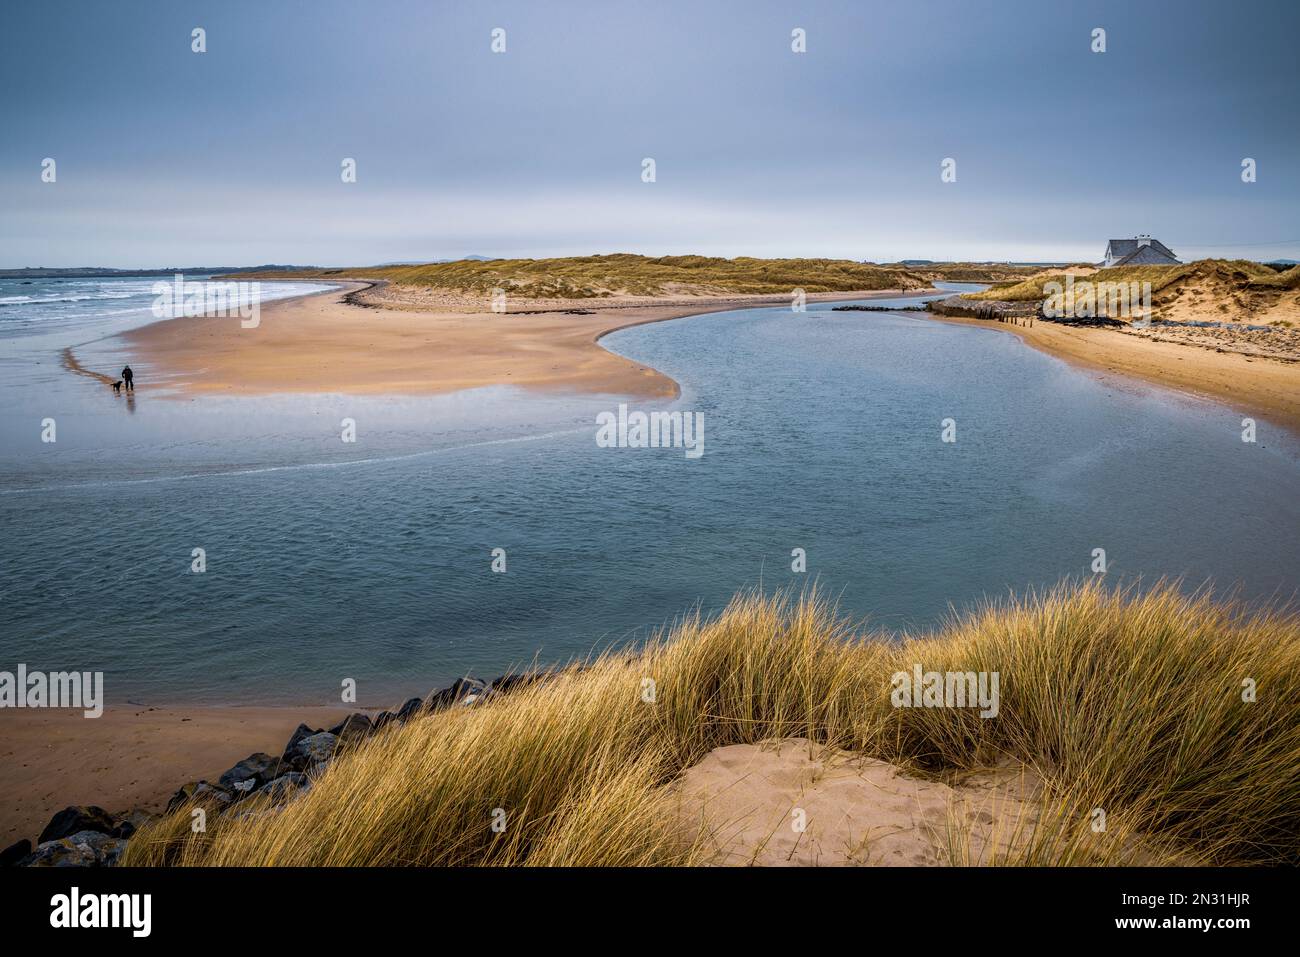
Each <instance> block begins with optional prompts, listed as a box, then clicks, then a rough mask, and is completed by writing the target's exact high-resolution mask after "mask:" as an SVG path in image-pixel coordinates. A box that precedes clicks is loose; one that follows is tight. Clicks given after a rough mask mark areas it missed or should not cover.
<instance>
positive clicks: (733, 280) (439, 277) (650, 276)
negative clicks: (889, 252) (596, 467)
mask: <svg viewBox="0 0 1300 957" xmlns="http://www.w3.org/2000/svg"><path fill="white" fill-rule="evenodd" d="M248 275H249V276H253V275H258V274H248ZM266 275H268V276H269V275H271V274H269V273H268V274H266ZM331 276H347V277H349V278H355V279H384V280H387V281H388V282H391V283H393V284H394V285H397V286H419V287H425V288H430V289H440V290H446V291H448V292H452V293H456V294H459V295H465V296H473V297H475V298H479V299H482V298H483V297H486V296H489V295H491V293H492V291H493V290H494V289H503V290H504V291H505V292H506V293H507V294H508V295H509V296H510V297H511V298H512V299H559V300H586V299H603V298H610V297H615V296H706V295H724V294H742V295H751V294H753V295H757V294H772V295H789V294H790V292H791V291H792V290H793V289H796V288H802V289H803V290H804V291H805V292H809V293H823V292H856V291H861V290H869V289H922V288H926V287H927V286H928V285H929V283H928V282H927V281H926V280H924V279H921V278H919V277H917V276H915V275H913V274H912V273H910V272H908V271H906V270H903V269H896V268H886V267H882V266H877V265H875V264H872V263H860V262H855V261H853V260H847V259H756V258H753V257H748V256H740V257H737V258H735V259H723V258H719V257H715V256H659V257H649V256H638V255H634V254H631V253H614V254H610V255H601V256H568V257H559V258H554V259H489V260H473V259H463V260H457V261H455V262H446V263H423V264H418V265H408V266H376V267H363V268H351V269H311V270H299V271H295V272H294V273H292V274H291V276H290V278H296V279H305V278H316V277H319V278H329V277H331ZM241 278H248V277H247V276H245V277H241Z"/></svg>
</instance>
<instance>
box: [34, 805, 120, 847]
mask: <svg viewBox="0 0 1300 957" xmlns="http://www.w3.org/2000/svg"><path fill="white" fill-rule="evenodd" d="M113 826H114V821H113V818H112V815H110V814H109V813H108V812H107V811H105V810H104V809H103V808H102V807H95V806H94V805H90V806H87V807H83V806H81V805H74V806H72V807H65V808H64V809H63V810H62V811H60V812H59V813H58V814H56V815H54V817H52V818H50V823H49V824H46V825H45V830H43V831H41V836H40V837H39V838H37V840H36V843H37V844H38V845H40V844H44V843H46V842H47V841H57V840H59V839H60V838H64V837H68V836H69V835H71V834H76V833H77V832H78V831H99V832H100V833H102V834H108V833H110V832H111V831H112V830H113Z"/></svg>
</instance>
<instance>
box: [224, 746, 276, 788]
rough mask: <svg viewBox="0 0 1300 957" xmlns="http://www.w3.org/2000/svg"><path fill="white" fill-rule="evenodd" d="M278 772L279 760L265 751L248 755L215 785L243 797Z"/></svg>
mask: <svg viewBox="0 0 1300 957" xmlns="http://www.w3.org/2000/svg"><path fill="white" fill-rule="evenodd" d="M279 772H280V759H279V758H273V757H271V755H269V754H267V753H266V752H265V751H258V752H257V753H256V754H250V755H249V756H248V757H246V758H244V760H242V761H240V762H239V763H238V764H236V765H235V766H234V767H233V768H231V769H230V770H228V771H227V772H226V773H225V774H223V775H221V777H220V778H218V779H217V784H218V786H220V787H223V788H225V789H226V790H228V791H233V792H235V794H236V795H240V796H242V795H245V794H248V793H250V792H251V791H253V790H254V789H255V788H259V787H261V786H262V785H263V784H265V783H266V782H267V781H270V780H271V779H272V778H274V777H275V776H276V775H277V774H279Z"/></svg>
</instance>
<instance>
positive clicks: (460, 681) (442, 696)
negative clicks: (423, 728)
mask: <svg viewBox="0 0 1300 957" xmlns="http://www.w3.org/2000/svg"><path fill="white" fill-rule="evenodd" d="M486 689H487V685H486V684H484V683H483V682H482V681H479V679H477V678H457V679H456V680H455V681H453V682H452V683H451V684H450V685H449V686H448V687H446V688H443V689H442V690H441V691H433V692H430V693H429V697H427V698H425V699H424V710H425V711H429V712H433V711H441V710H442V709H443V708H449V707H451V706H452V705H453V704H457V703H462V704H473V703H474V702H475V701H477V700H478V698H479V696H480V695H481V694H482V693H483V692H484V691H485V690H486Z"/></svg>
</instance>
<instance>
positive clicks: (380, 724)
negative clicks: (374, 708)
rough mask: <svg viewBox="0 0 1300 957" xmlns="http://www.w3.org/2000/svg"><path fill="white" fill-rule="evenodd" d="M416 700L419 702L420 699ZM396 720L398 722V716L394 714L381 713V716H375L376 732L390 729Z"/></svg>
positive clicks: (389, 712)
mask: <svg viewBox="0 0 1300 957" xmlns="http://www.w3.org/2000/svg"><path fill="white" fill-rule="evenodd" d="M415 700H416V701H419V700H420V699H419V698H416V699H415ZM396 720H397V715H395V714H393V712H391V711H381V712H379V714H377V715H375V724H374V730H376V731H382V730H383V729H384V728H386V727H388V726H389V725H390V724H392V723H393V722H395V721H396Z"/></svg>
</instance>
